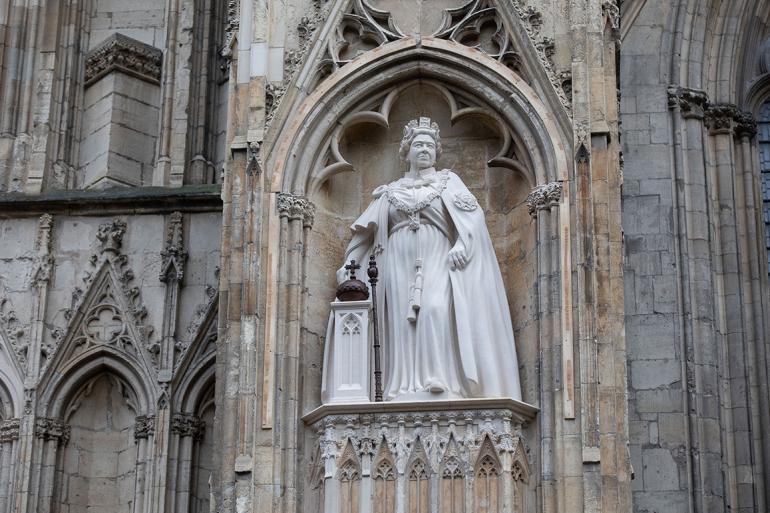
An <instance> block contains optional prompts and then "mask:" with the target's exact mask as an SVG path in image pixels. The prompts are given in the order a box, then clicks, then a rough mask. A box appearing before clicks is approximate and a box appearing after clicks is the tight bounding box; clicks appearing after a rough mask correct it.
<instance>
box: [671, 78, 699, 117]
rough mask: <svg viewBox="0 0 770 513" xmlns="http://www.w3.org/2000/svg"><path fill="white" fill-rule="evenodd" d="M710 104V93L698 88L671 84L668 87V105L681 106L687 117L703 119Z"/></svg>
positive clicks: (683, 114) (672, 106)
mask: <svg viewBox="0 0 770 513" xmlns="http://www.w3.org/2000/svg"><path fill="white" fill-rule="evenodd" d="M707 105H708V95H706V93H704V92H703V91H699V90H697V89H689V88H687V87H679V86H671V87H669V88H668V107H669V108H670V109H676V108H679V110H681V112H682V116H684V118H685V119H690V118H693V119H703V118H704V116H705V110H706V107H707Z"/></svg>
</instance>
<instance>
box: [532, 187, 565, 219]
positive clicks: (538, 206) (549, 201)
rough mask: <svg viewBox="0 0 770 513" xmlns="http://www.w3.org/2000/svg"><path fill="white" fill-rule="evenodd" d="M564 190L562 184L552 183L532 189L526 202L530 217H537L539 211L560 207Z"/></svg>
mask: <svg viewBox="0 0 770 513" xmlns="http://www.w3.org/2000/svg"><path fill="white" fill-rule="evenodd" d="M562 189H563V186H562V184H561V182H550V183H546V184H543V185H538V186H537V187H535V188H534V189H532V192H530V193H529V196H527V200H526V201H527V207H528V208H529V215H531V216H532V217H537V211H538V210H551V207H555V206H556V205H558V204H559V200H561V192H562Z"/></svg>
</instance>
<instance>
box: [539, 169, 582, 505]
mask: <svg viewBox="0 0 770 513" xmlns="http://www.w3.org/2000/svg"><path fill="white" fill-rule="evenodd" d="M562 189H563V186H562V184H561V183H559V182H552V183H548V184H543V185H539V186H537V187H535V189H533V191H532V192H531V193H530V194H529V196H528V197H527V206H528V208H529V214H530V216H532V217H533V219H535V221H536V224H537V265H538V269H537V273H538V275H537V283H538V291H539V294H538V318H539V319H540V324H539V327H540V329H539V339H538V345H539V347H540V354H541V365H540V386H539V389H540V405H541V412H540V415H539V417H540V418H539V424H540V429H541V434H540V454H541V456H540V457H541V469H540V472H541V479H542V488H543V511H544V512H546V513H551V512H556V511H557V509H556V508H557V491H558V490H557V483H558V476H559V472H558V469H557V468H556V465H557V461H558V460H557V459H556V454H555V451H556V446H555V444H556V425H557V412H561V414H560V416H564V417H567V418H574V416H575V413H574V375H573V372H572V370H573V365H572V363H570V364H565V360H566V361H569V362H572V361H573V358H572V356H571V353H572V347H571V345H570V346H569V347H562V346H561V344H560V343H559V340H560V337H559V333H560V331H561V330H560V329H559V314H558V312H559V308H560V302H559V298H558V297H557V296H556V294H555V292H554V291H555V290H556V289H558V287H559V281H560V280H559V211H558V208H557V207H558V204H559V199H560V198H561V194H562ZM559 348H561V351H559ZM560 352H561V355H560V354H559V353H560ZM559 368H561V370H562V376H557V375H556V374H555V372H556V369H559ZM567 383H569V385H567ZM559 395H561V401H560V403H559V404H557V401H558V399H559Z"/></svg>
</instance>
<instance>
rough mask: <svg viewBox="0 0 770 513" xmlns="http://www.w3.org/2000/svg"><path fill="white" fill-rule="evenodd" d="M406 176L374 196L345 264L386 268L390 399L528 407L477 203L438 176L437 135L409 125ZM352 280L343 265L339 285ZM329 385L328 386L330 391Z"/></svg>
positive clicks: (383, 314) (426, 124)
mask: <svg viewBox="0 0 770 513" xmlns="http://www.w3.org/2000/svg"><path fill="white" fill-rule="evenodd" d="M399 153H400V157H401V159H402V160H403V161H405V162H406V163H408V166H409V168H408V171H407V172H406V173H405V174H404V177H403V178H401V179H399V180H396V181H395V182H392V183H390V184H387V185H383V186H380V187H378V188H377V189H375V190H374V193H373V196H374V200H373V201H372V202H371V204H370V205H369V207H368V208H367V209H366V211H365V212H364V213H363V214H361V216H360V217H359V218H358V219H357V220H356V221H355V222H354V223H353V225H352V231H353V238H352V240H351V242H350V244H349V246H348V248H347V252H346V255H345V261H346V262H348V261H350V260H351V259H354V260H356V261H357V262H367V261H368V259H369V256H370V255H372V254H374V255H375V257H376V259H377V263H378V267H379V269H380V284H381V286H380V287H378V317H379V328H380V339H381V340H382V341H383V347H384V380H385V386H384V399H385V400H386V401H388V400H398V401H405V400H406V401H408V400H434V399H457V398H480V397H511V398H513V399H517V400H521V389H520V385H519V372H518V364H517V359H516V348H515V345H514V338H513V328H512V325H511V316H510V312H509V309H508V300H507V298H506V296H505V289H504V287H503V280H502V276H501V274H500V268H499V266H498V263H497V259H496V257H495V253H494V249H493V247H492V241H491V239H490V237H489V232H488V230H487V227H486V223H485V220H484V212H483V211H482V208H481V206H480V205H479V203H478V201H477V200H476V198H475V197H474V196H473V194H471V192H470V191H469V190H468V188H467V187H466V186H465V184H464V183H463V181H462V180H461V179H460V177H459V176H457V175H456V174H455V173H454V172H452V171H450V170H448V169H443V170H441V171H437V170H436V169H435V167H434V166H435V163H436V160H437V159H438V158H439V157H440V155H441V139H440V137H439V128H438V125H437V124H436V123H432V122H431V120H430V119H429V118H424V117H421V118H419V119H418V120H413V121H410V122H409V124H408V125H407V126H406V127H405V128H404V136H403V139H402V141H401V147H400V151H399ZM346 278H347V271H346V269H345V268H344V267H342V268H341V269H340V270H339V271H338V272H337V279H338V281H339V282H342V281H344V280H345V279H346ZM324 386H325V385H324Z"/></svg>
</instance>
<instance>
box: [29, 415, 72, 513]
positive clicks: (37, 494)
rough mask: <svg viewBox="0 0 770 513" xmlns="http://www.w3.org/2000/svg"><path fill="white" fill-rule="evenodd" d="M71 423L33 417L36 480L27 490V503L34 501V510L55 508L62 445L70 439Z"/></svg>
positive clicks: (44, 510)
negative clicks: (28, 500) (36, 468)
mask: <svg viewBox="0 0 770 513" xmlns="http://www.w3.org/2000/svg"><path fill="white" fill-rule="evenodd" d="M70 431H71V429H70V426H69V425H67V424H65V423H63V422H61V421H59V420H56V419H49V418H44V417H38V418H37V419H35V438H36V439H37V440H39V441H40V443H39V444H37V448H36V449H35V453H34V454H35V456H34V465H35V466H39V467H38V468H39V479H38V480H37V482H36V483H34V486H33V487H31V488H34V489H31V490H30V491H29V495H30V504H37V508H36V509H35V511H36V512H39V513H48V512H50V511H55V510H54V509H53V508H55V504H56V503H57V502H58V501H60V500H61V497H60V496H58V495H57V494H56V493H54V492H55V491H58V492H60V491H61V490H60V487H59V485H58V483H57V482H56V481H57V480H59V481H60V480H61V470H62V469H61V463H62V456H63V454H61V453H62V447H63V446H66V445H67V443H68V442H69V439H70Z"/></svg>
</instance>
